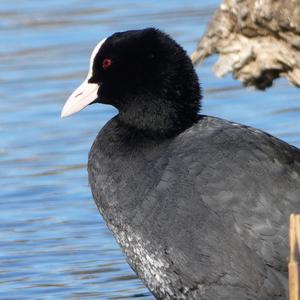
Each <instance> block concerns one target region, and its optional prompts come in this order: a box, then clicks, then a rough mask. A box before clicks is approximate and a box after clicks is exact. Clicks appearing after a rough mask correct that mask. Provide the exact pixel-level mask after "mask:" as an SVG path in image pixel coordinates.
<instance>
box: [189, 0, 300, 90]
mask: <svg viewBox="0 0 300 300" xmlns="http://www.w3.org/2000/svg"><path fill="white" fill-rule="evenodd" d="M215 53H218V54H219V55H220V56H219V60H218V62H217V63H216V64H215V66H214V71H215V73H216V75H217V76H223V75H225V74H226V73H228V72H232V74H233V76H234V77H235V78H237V79H239V80H241V81H242V82H243V83H244V84H245V85H246V86H255V87H256V88H258V89H265V88H266V87H269V86H271V85H272V83H273V80H274V79H275V78H277V77H279V76H285V77H286V78H287V79H288V80H289V82H290V83H292V84H294V85H295V86H298V87H299V86H300V0H224V2H223V4H221V6H220V8H219V9H218V10H217V11H216V12H215V15H214V17H213V20H212V22H211V24H210V25H209V27H208V30H207V32H206V33H205V35H204V36H203V37H202V39H201V40H200V42H199V45H198V47H197V50H196V51H195V52H194V53H193V54H192V60H193V61H194V62H195V63H199V62H202V61H203V60H204V59H205V58H206V57H208V56H210V55H212V54H215Z"/></svg>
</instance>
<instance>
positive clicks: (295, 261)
mask: <svg viewBox="0 0 300 300" xmlns="http://www.w3.org/2000/svg"><path fill="white" fill-rule="evenodd" d="M289 238H290V258H289V299H290V300H299V299H300V295H299V285H300V282H299V280H300V277H299V249H300V215H294V214H292V215H291V216H290V230H289Z"/></svg>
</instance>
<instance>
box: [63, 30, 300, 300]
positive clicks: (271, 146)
mask: <svg viewBox="0 0 300 300" xmlns="http://www.w3.org/2000/svg"><path fill="white" fill-rule="evenodd" d="M200 98H201V94H200V88H199V83H198V78H197V75H196V73H195V71H194V69H193V66H192V63H191V61H190V58H189V57H188V56H187V54H186V52H185V51H184V50H183V49H182V47H181V46H180V45H178V44H177V43H176V42H175V41H174V40H173V39H172V38H170V37H169V36H168V35H166V34H165V33H163V32H161V31H159V30H157V29H154V28H147V29H143V30H133V31H126V32H118V33H115V34H113V35H112V36H110V37H109V38H107V39H105V40H103V41H101V42H100V43H99V44H98V45H97V47H96V48H95V50H94V51H93V53H92V57H91V61H90V69H89V73H88V76H87V78H86V80H85V81H84V83H83V84H82V85H81V86H80V87H79V88H78V89H77V90H76V91H75V92H74V93H73V94H72V95H71V96H70V98H69V99H68V101H67V102H66V104H65V106H64V108H63V111H62V117H65V116H68V115H71V114H73V113H75V112H77V111H79V110H81V109H82V108H84V107H85V106H86V105H88V104H91V103H96V102H99V103H105V104H111V105H113V106H115V107H116V108H117V109H118V111H119V113H118V115H116V116H115V117H114V118H112V119H111V120H110V121H109V122H108V123H107V124H106V125H105V126H104V127H103V128H102V129H101V131H100V132H99V134H98V136H97V137H96V140H95V142H94V144H93V146H92V149H91V151H90V154H89V160H88V173H89V182H90V185H91V189H92V193H93V197H94V200H95V202H96V204H97V207H98V209H99V211H100V212H101V214H102V216H103V218H104V219H105V221H106V222H107V225H108V227H109V228H110V230H111V231H112V232H113V234H114V235H115V237H116V239H117V241H118V243H119V244H120V245H121V247H122V249H123V251H124V252H125V254H126V256H127V259H128V263H129V264H130V266H131V267H132V268H133V269H134V270H135V272H136V273H137V274H138V276H139V277H140V278H141V279H142V280H143V281H144V282H145V284H146V285H147V287H148V288H149V289H150V291H151V292H152V293H153V294H154V295H155V297H156V298H157V299H214V300H217V299H236V300H243V299H264V300H265V299H286V297H287V290H286V289H287V261H286V259H287V256H288V243H287V232H288V225H287V222H288V216H289V214H290V213H292V212H294V213H297V212H299V211H300V178H299V174H300V152H299V150H298V149H297V148H295V147H293V146H290V145H288V144H287V143H285V142H283V141H280V140H279V139H277V138H275V137H273V136H271V135H269V134H267V133H264V132H262V131H260V130H257V129H254V128H251V127H247V126H244V125H240V124H236V123H231V122H228V121H225V120H222V119H219V118H215V117H210V116H205V115H201V114H199V107H200Z"/></svg>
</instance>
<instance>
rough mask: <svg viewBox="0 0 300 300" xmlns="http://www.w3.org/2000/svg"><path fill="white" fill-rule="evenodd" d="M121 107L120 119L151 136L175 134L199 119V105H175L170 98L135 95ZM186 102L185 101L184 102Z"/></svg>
mask: <svg viewBox="0 0 300 300" xmlns="http://www.w3.org/2000/svg"><path fill="white" fill-rule="evenodd" d="M126 102H127V103H125V104H124V106H122V107H120V108H119V120H120V121H121V122H122V123H123V124H126V125H127V126H129V127H132V128H133V129H135V130H136V131H140V132H141V133H143V135H146V136H151V137H170V136H174V135H176V134H178V133H180V132H182V131H184V130H185V129H187V128H188V127H190V126H192V125H193V124H194V123H195V122H197V120H198V114H197V113H198V109H199V108H198V107H197V108H195V106H193V105H187V104H182V105H175V104H174V102H172V101H169V100H168V99H163V98H159V97H157V96H156V97H151V95H149V97H148V99H147V97H145V95H143V99H141V98H139V97H135V98H134V99H131V100H130V101H126ZM183 103H184V102H183Z"/></svg>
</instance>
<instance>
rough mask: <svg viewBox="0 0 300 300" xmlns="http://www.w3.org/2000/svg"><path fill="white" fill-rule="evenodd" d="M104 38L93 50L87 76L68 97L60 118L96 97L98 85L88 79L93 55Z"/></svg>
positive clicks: (78, 109)
mask: <svg viewBox="0 0 300 300" xmlns="http://www.w3.org/2000/svg"><path fill="white" fill-rule="evenodd" d="M105 40H106V39H103V40H102V41H101V42H100V43H99V44H98V45H97V46H96V47H95V49H94V50H93V53H92V55H91V59H90V69H89V73H88V76H87V77H86V79H85V81H84V82H83V83H82V84H81V85H80V86H79V87H78V88H77V89H76V90H75V91H74V92H73V93H72V95H71V96H70V97H69V98H68V100H67V102H66V103H65V105H64V107H63V109H62V112H61V115H60V116H61V117H62V118H65V117H68V116H71V115H73V114H75V113H77V112H79V111H80V110H82V109H83V108H85V107H86V106H88V105H89V104H90V103H92V102H93V101H95V100H96V99H97V98H98V94H97V93H98V89H99V87H100V86H99V85H98V84H96V83H89V82H88V81H89V79H90V78H91V77H92V73H93V64H94V59H95V56H96V55H97V53H98V52H99V50H100V48H101V46H102V45H103V43H104V42H105Z"/></svg>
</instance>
